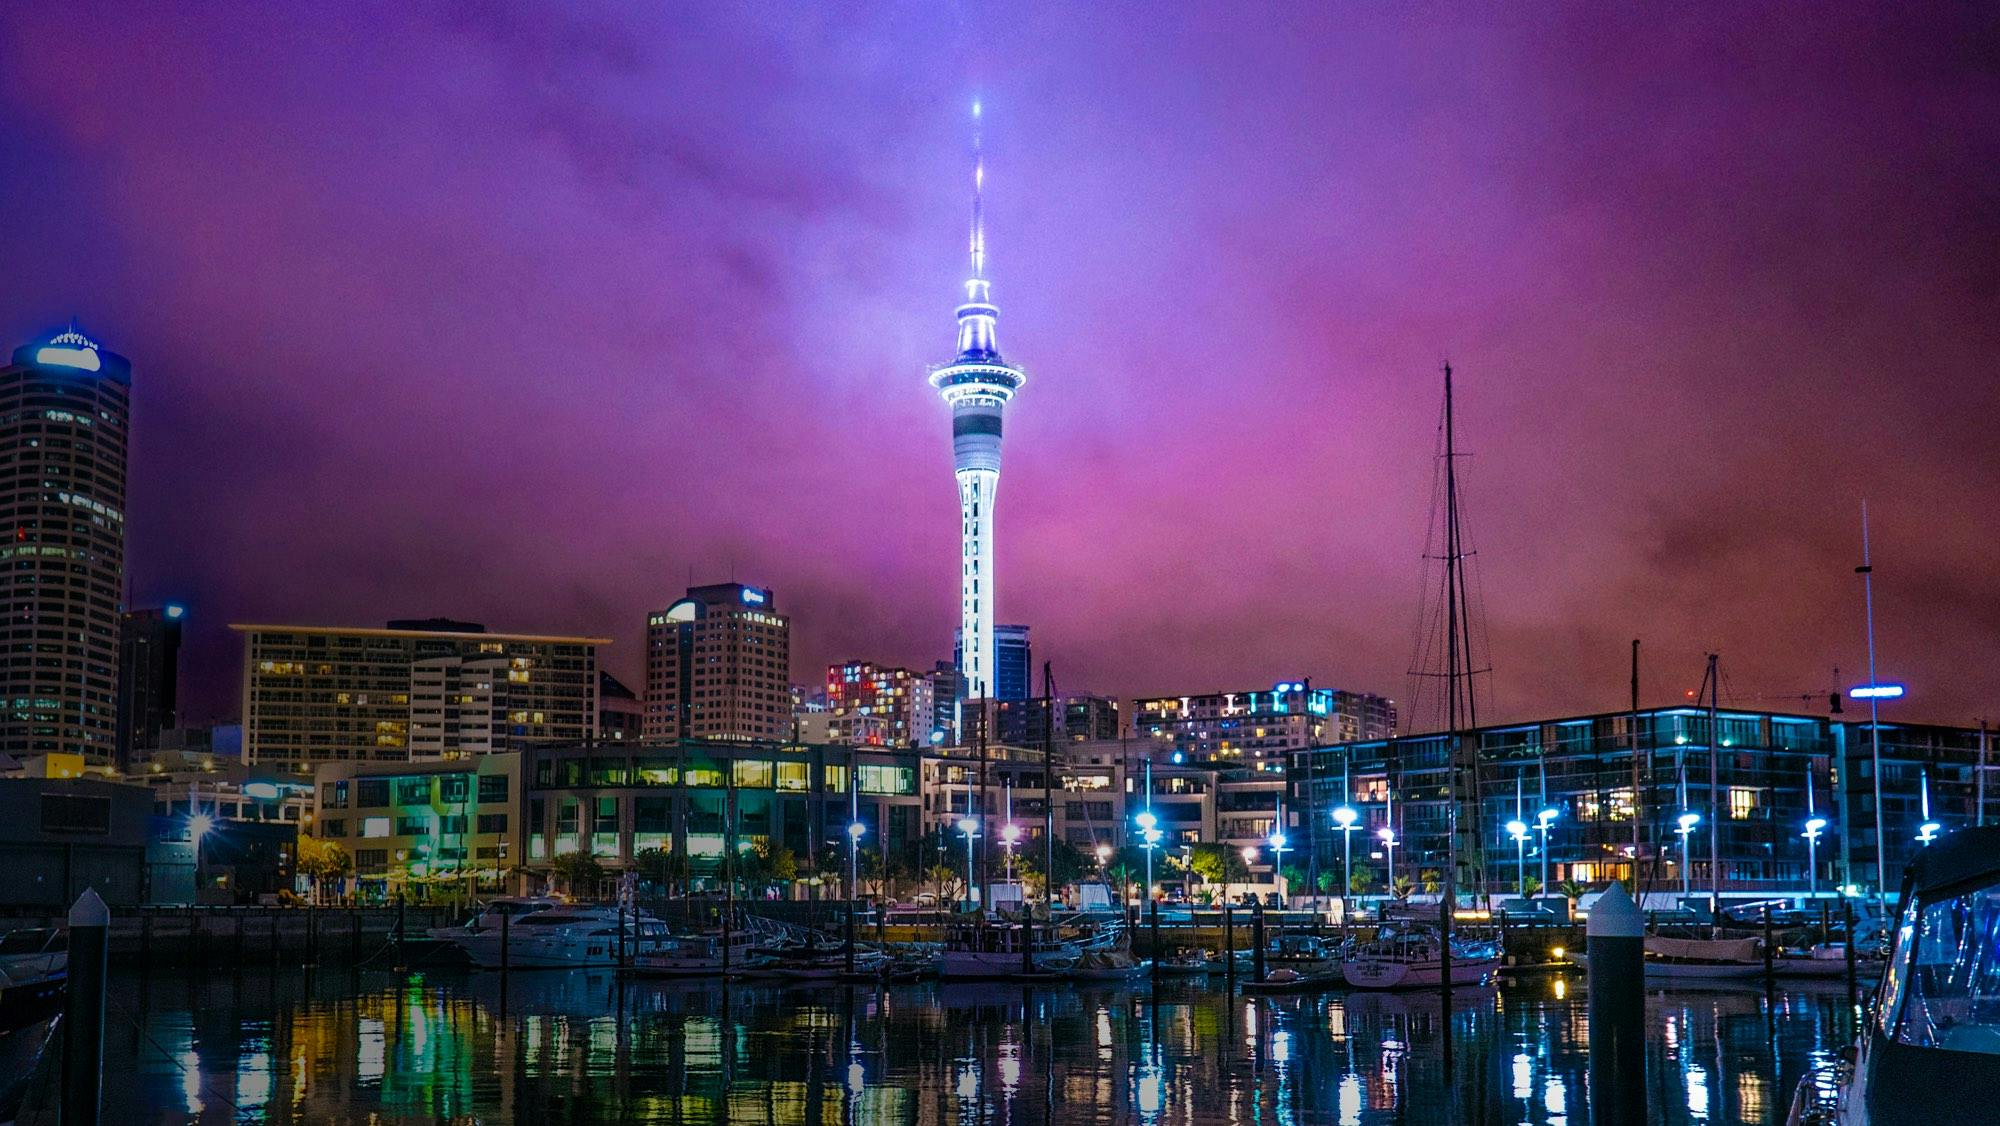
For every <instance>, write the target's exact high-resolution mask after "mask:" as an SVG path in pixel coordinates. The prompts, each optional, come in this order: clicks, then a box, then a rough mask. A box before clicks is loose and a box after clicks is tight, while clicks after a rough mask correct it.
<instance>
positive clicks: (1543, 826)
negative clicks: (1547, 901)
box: [1535, 806, 1562, 895]
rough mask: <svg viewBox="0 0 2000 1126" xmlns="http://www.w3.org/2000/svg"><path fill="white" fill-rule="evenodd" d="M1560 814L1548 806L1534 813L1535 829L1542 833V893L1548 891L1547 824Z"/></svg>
mask: <svg viewBox="0 0 2000 1126" xmlns="http://www.w3.org/2000/svg"><path fill="white" fill-rule="evenodd" d="M1560 816H1562V814H1561V813H1560V812H1559V811H1558V810H1557V809H1556V808H1555V807H1554V806H1549V807H1547V808H1545V809H1543V810H1542V811H1541V812H1540V813H1537V814H1535V830H1536V831H1537V832H1539V833H1541V834H1542V894H1543V895H1547V894H1548V893H1549V826H1550V825H1552V824H1554V823H1555V819H1556V818H1558V817H1560Z"/></svg>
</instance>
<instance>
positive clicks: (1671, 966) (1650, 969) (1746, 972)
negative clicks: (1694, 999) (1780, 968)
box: [1646, 962, 1764, 981]
mask: <svg viewBox="0 0 2000 1126" xmlns="http://www.w3.org/2000/svg"><path fill="white" fill-rule="evenodd" d="M1763 972H1764V966H1763V963H1761V962H1750V963H1741V962H1647V963H1646V977H1647V979H1648V980H1668V981H1676V980H1680V979H1683V978H1706V979H1708V980H1736V979H1740V978H1746V977H1757V976H1759V975H1761V974H1762V973H1763Z"/></svg>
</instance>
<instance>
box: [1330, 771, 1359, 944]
mask: <svg viewBox="0 0 2000 1126" xmlns="http://www.w3.org/2000/svg"><path fill="white" fill-rule="evenodd" d="M1359 820H1361V815H1360V814H1359V813H1356V812H1355V811H1354V807H1353V806H1351V805H1348V804H1346V803H1345V802H1343V803H1341V805H1340V807H1339V808H1338V809H1335V810H1334V811H1333V823H1334V824H1335V825H1336V826H1338V827H1339V829H1340V925H1341V926H1343V927H1344V926H1346V925H1347V893H1348V891H1349V890H1350V889H1351V888H1352V887H1353V885H1354V830H1355V829H1356V828H1358V827H1359V826H1357V825H1355V822H1356V821H1359Z"/></svg>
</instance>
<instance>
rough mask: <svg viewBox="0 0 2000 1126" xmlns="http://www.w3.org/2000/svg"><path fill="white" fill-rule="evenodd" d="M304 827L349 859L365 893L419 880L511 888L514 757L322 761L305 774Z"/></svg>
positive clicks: (516, 789)
mask: <svg viewBox="0 0 2000 1126" xmlns="http://www.w3.org/2000/svg"><path fill="white" fill-rule="evenodd" d="M313 791H314V810H313V825H314V828H315V830H316V832H317V833H318V835H319V836H321V837H324V838H325V839H327V840H330V841H334V842H336V843H338V844H339V845H340V846H341V847H342V848H344V849H346V850H347V851H348V853H349V854H350V855H351V856H353V858H354V875H355V879H356V880H357V881H358V882H359V884H360V886H361V888H362V889H363V891H364V893H365V894H373V895H382V896H386V895H389V894H392V893H395V892H404V893H411V892H414V891H415V890H416V889H417V888H418V887H420V886H433V887H443V888H447V889H452V890H459V889H463V890H466V891H495V892H497V891H513V890H519V887H518V884H517V883H516V882H515V881H514V880H513V878H512V876H513V872H514V870H515V868H516V867H517V866H518V864H519V860H520V855H521V838H522V833H523V829H522V826H521V823H520V816H519V813H518V812H517V811H518V810H519V808H520V801H521V755H520V753H518V752H510V751H503V752H498V753H494V754H487V755H480V756H478V757H476V758H462V759H451V760H447V761H442V762H415V763H401V764H386V763H369V762H357V761H347V762H330V763H326V764H324V765H322V766H320V767H319V769H318V770H317V771H316V772H315V774H314V779H313Z"/></svg>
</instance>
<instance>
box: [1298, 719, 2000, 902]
mask: <svg viewBox="0 0 2000 1126" xmlns="http://www.w3.org/2000/svg"><path fill="white" fill-rule="evenodd" d="M1458 738H1461V739H1465V740H1469V741H1471V742H1472V743H1473V744H1474V745H1473V747H1472V748H1471V751H1472V755H1471V756H1470V757H1471V758H1472V759H1473V761H1475V762H1476V763H1477V773H1476V793H1477V798H1476V799H1475V801H1474V802H1472V803H1469V804H1468V805H1467V807H1466V808H1463V809H1461V810H1460V811H1459V818H1460V831H1461V834H1462V836H1461V842H1462V844H1461V848H1460V849H1459V852H1460V858H1459V860H1460V864H1459V867H1460V879H1461V881H1462V886H1466V887H1469V888H1470V887H1479V888H1485V889H1488V890H1492V891H1497V892H1511V891H1513V890H1514V889H1515V888H1517V887H1518V886H1519V884H1520V883H1521V881H1522V879H1523V877H1524V876H1525V877H1530V878H1533V879H1535V880H1539V878H1540V869H1541V861H1542V858H1543V851H1542V850H1543V848H1544V836H1543V834H1542V832H1541V831H1540V825H1541V823H1542V822H1543V821H1546V822H1547V824H1548V832H1547V835H1546V849H1547V859H1548V861H1549V880H1550V883H1552V884H1554V883H1558V882H1561V881H1564V880H1573V881H1575V882H1577V883H1579V884H1583V885H1585V886H1602V885H1603V884H1604V883H1605V882H1607V881H1610V880H1614V879H1629V878H1630V877H1631V876H1632V874H1633V873H1634V870H1635V869H1636V871H1637V874H1638V877H1639V882H1640V886H1641V888H1642V890H1647V891H1652V892H1655V893H1672V894H1678V893H1679V891H1680V889H1681V886H1682V879H1683V875H1684V873H1685V876H1686V883H1687V886H1688V887H1689V889H1690V890H1691V891H1692V892H1693V893H1695V894H1697V895H1700V894H1704V893H1706V892H1707V891H1708V890H1709V888H1710V887H1711V878H1712V875H1715V874H1719V875H1720V883H1721V888H1722V890H1723V893H1724V894H1725V895H1763V894H1770V893H1773V892H1794V893H1796V892H1799V891H1804V890H1808V889H1810V888H1811V887H1813V886H1815V885H1817V886H1818V887H1819V888H1820V889H1821V890H1823V891H1830V890H1832V889H1833V888H1834V887H1836V886H1848V887H1852V888H1856V889H1861V890H1869V891H1872V890H1873V889H1875V888H1876V887H1878V886H1879V882H1880V881H1879V877H1878V865H1877V862H1876V857H1877V847H1876V840H1877V829H1876V826H1877V808H1878V807H1877V805H1876V790H1877V787H1876V784H1875V783H1876V774H1875V769H1874V762H1875V755H1876V744H1877V741H1878V739H1879V745H1880V760H1881V775H1880V778H1881V786H1880V793H1881V803H1880V807H1879V808H1880V811H1881V815H1880V822H1881V842H1882V846H1883V848H1884V849H1885V850H1886V853H1887V858H1888V864H1887V867H1886V872H1887V875H1888V880H1887V886H1888V890H1889V892H1890V894H1894V892H1895V889H1896V886H1897V881H1898V880H1899V878H1900V873H1901V872H1902V870H1903V867H1904V865H1906V864H1907V863H1908V862H1909V860H1910V859H1911V858H1912V857H1913V856H1914V855H1915V854H1916V852H1917V850H1918V849H1919V848H1921V847H1922V840H1923V838H1924V837H1925V836H1926V831H1925V824H1926V816H1925V811H1926V809H1928V813H1929V817H1928V820H1929V821H1930V822H1931V823H1934V825H1935V827H1934V828H1933V829H1932V830H1931V832H1930V835H1933V836H1934V835H1936V834H1940V833H1948V832H1951V831H1952V830H1953V829H1956V828H1960V827H1963V826H1966V825H1971V824H1975V823H1979V822H1980V821H1981V820H1982V819H1983V815H1984V814H1991V813H1992V812H1993V810H1992V809H1991V806H1992V805H1993V804H1994V803H1995V802H2000V793H1996V794H1995V795H1994V796H1993V797H1991V798H1986V799H1985V800H1986V803H1987V805H1988V806H1989V808H1988V809H1987V810H1985V811H1983V812H1982V810H1981V809H1980V808H1979V806H1980V804H1981V799H1982V796H1983V795H1984V793H1985V790H1986V789H1988V788H1991V787H1987V786H1982V785H1981V783H1980V776H1981V775H1982V774H1983V773H1984V771H1985V760H1986V751H1985V749H1984V742H1985V740H1984V739H1983V737H1982V733H1981V732H1979V731H1977V730H1974V729H1968V728H1958V727H1940V726H1931V725H1921V724H1898V723H1887V722H1885V723H1883V724H1882V725H1881V726H1880V728H1879V730H1878V729H1874V728H1871V727H1870V726H1869V724H1867V723H1866V722H1848V721H1844V720H1841V719H1838V718H1828V717H1815V716H1804V715H1786V714H1779V713H1769V712H1744V711H1738V710H1734V709H1725V710H1722V711H1719V712H1718V713H1717V714H1716V717H1715V720H1714V722H1713V724H1712V725H1711V722H1710V717H1709V713H1708V712H1707V711H1706V710H1703V709H1697V708H1685V707H1681V708H1659V709H1646V710H1641V711H1639V712H1638V713H1636V715H1634V714H1627V713H1622V712H1620V713H1610V714H1603V715H1590V716H1575V717H1568V718H1563V719H1553V720H1545V721H1540V722H1534V723H1523V724H1511V725H1505V726H1495V727H1483V728H1479V729H1477V730H1474V731H1471V732H1467V733H1465V734H1463V735H1461V736H1458ZM1635 750H1636V754H1635ZM1451 751H1452V737H1450V736H1447V735H1443V734H1432V735H1415V736H1404V737H1401V738H1397V739H1390V740H1372V741H1364V742H1355V743H1348V744H1344V745H1339V746H1331V747H1325V748H1318V749H1313V750H1301V751H1296V752H1293V753H1292V755H1291V766H1290V774H1289V778H1288V783H1289V787H1288V788H1289V793H1290V797H1289V799H1288V800H1287V802H1286V805H1287V811H1288V812H1287V822H1288V824H1289V826H1290V827H1291V833H1292V836H1293V839H1294V841H1295V842H1297V843H1300V844H1303V843H1304V839H1303V838H1305V837H1306V836H1308V835H1309V834H1307V833H1306V832H1305V829H1306V828H1307V827H1308V826H1310V827H1312V828H1315V829H1317V830H1319V831H1318V832H1317V833H1315V834H1311V835H1313V836H1316V837H1317V843H1318V845H1319V851H1320V863H1321V866H1322V870H1326V869H1325V865H1327V864H1328V863H1337V861H1336V860H1335V858H1336V857H1337V856H1338V855H1339V849H1340V839H1339V838H1340V834H1339V833H1338V832H1337V831H1334V830H1333V829H1332V824H1333V822H1332V819H1331V818H1332V811H1333V810H1334V809H1335V808H1336V807H1338V806H1339V805H1340V804H1341V803H1342V801H1343V800H1344V801H1346V802H1347V803H1349V804H1350V805H1352V806H1353V807H1354V808H1355V810H1356V811H1357V812H1358V814H1359V818H1358V820H1357V830H1356V831H1357V832H1363V833H1365V834H1366V835H1367V839H1368V840H1369V841H1371V842H1372V841H1377V840H1379V835H1380V830H1381V829H1383V828H1384V827H1391V828H1393V829H1394V831H1395V834H1396V836H1397V838H1398V840H1399V841H1400V842H1401V843H1400V847H1399V848H1398V850H1397V853H1396V859H1397V863H1398V866H1399V871H1400V872H1402V873H1405V874H1412V875H1414V874H1415V873H1417V872H1419V871H1422V870H1426V869H1428V870H1432V871H1438V870H1441V869H1442V868H1443V866H1444V865H1445V863H1446V857H1447V855H1448V853H1447V829H1446V825H1447V818H1448V816H1449V809H1448V806H1447V803H1446V802H1445V801H1443V800H1440V798H1439V797H1438V795H1439V794H1441V793H1442V792H1444V790H1445V786H1446V781H1447V775H1448V773H1449V769H1450V767H1449V764H1450V762H1451V761H1452V756H1451ZM1635 768H1636V772H1637V777H1636V778H1635V777H1634V771H1635ZM1711 772H1712V774H1711ZM1711 777H1713V779H1714V782H1713V785H1712V786H1711V781H1710V780H1711ZM1517 794H1518V795H1519V796H1518V798H1517ZM1635 795H1636V797H1635ZM1392 799H1393V801H1392ZM1545 809H1546V810H1550V811H1553V816H1552V817H1550V818H1546V819H1543V818H1539V817H1538V816H1537V815H1538V814H1539V813H1540V812H1541V811H1542V810H1545ZM1392 811H1393V812H1392ZM1391 816H1393V819H1394V820H1393V824H1392V823H1391V822H1390V821H1389V818H1390V817H1391ZM1684 817H1691V818H1693V820H1692V821H1689V822H1687V823H1686V824H1687V825H1688V827H1689V831H1688V832H1687V833H1685V834H1684V833H1682V832H1681V828H1682V825H1683V820H1682V819H1683V818H1684ZM1814 818H1823V819H1824V820H1825V822H1826V824H1825V825H1824V826H1823V827H1822V829H1821V830H1820V833H1819V835H1818V836H1817V837H1815V838H1813V840H1812V842H1811V845H1810V847H1809V842H1808V839H1807V837H1806V835H1805V832H1806V825H1807V822H1808V821H1809V820H1811V819H1814ZM1514 820H1519V821H1521V822H1522V823H1523V824H1525V825H1526V826H1528V827H1529V831H1528V832H1527V834H1526V839H1525V840H1523V841H1521V842H1519V843H1518V846H1517V842H1516V840H1515V839H1514V836H1513V835H1512V834H1510V833H1509V832H1508V831H1507V828H1506V826H1507V823H1508V822H1510V821H1514ZM1466 842H1469V843H1466ZM1360 846H1361V842H1356V848H1357V850H1358V849H1359V848H1360ZM1374 847H1378V846H1374V845H1371V848H1374ZM1711 847H1713V849H1714V852H1715V856H1716V861H1715V867H1711V864H1710V851H1711ZM1357 855H1359V853H1358V852H1357ZM1809 856H1811V857H1812V858H1813V860H1814V861H1815V862H1816V863H1815V865H1814V866H1813V867H1809V866H1808V857H1809ZM1373 870H1374V872H1375V873H1376V874H1378V875H1381V874H1384V872H1385V869H1384V866H1383V865H1382V864H1381V863H1379V862H1378V863H1376V864H1375V865H1374V867H1373Z"/></svg>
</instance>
